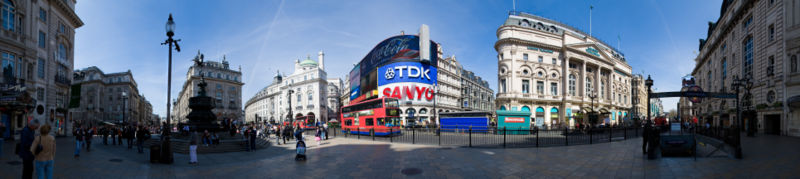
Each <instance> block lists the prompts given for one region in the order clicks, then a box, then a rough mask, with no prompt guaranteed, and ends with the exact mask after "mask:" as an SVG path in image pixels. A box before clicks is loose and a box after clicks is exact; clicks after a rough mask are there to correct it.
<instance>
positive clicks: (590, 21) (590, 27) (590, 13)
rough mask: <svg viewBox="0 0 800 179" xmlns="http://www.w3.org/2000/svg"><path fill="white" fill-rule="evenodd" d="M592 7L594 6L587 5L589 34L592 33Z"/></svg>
mask: <svg viewBox="0 0 800 179" xmlns="http://www.w3.org/2000/svg"><path fill="white" fill-rule="evenodd" d="M592 9H594V6H592V5H589V36H591V35H592Z"/></svg>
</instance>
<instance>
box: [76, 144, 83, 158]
mask: <svg viewBox="0 0 800 179" xmlns="http://www.w3.org/2000/svg"><path fill="white" fill-rule="evenodd" d="M82 144H83V141H79V140H76V141H75V155H80V154H81V146H82Z"/></svg>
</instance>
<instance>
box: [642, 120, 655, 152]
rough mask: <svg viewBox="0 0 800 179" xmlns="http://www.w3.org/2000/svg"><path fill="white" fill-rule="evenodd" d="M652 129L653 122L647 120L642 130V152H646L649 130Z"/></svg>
mask: <svg viewBox="0 0 800 179" xmlns="http://www.w3.org/2000/svg"><path fill="white" fill-rule="evenodd" d="M652 130H653V123H652V122H650V120H647V122H645V124H644V131H643V132H642V154H647V151H648V150H647V144H648V143H650V137H651V136H650V133H651V132H650V131H652ZM651 147H652V146H651Z"/></svg>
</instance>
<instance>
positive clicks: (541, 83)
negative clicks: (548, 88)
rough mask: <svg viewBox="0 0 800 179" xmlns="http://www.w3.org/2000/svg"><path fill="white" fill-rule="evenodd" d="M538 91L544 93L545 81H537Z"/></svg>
mask: <svg viewBox="0 0 800 179" xmlns="http://www.w3.org/2000/svg"><path fill="white" fill-rule="evenodd" d="M536 92H537V93H539V94H544V81H537V82H536Z"/></svg>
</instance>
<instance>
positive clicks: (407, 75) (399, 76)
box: [378, 62, 437, 86]
mask: <svg viewBox="0 0 800 179" xmlns="http://www.w3.org/2000/svg"><path fill="white" fill-rule="evenodd" d="M378 74H379V75H378V86H383V85H388V84H392V83H398V82H414V83H424V84H436V74H437V73H436V67H433V66H431V65H428V64H423V63H421V62H395V63H391V64H387V65H384V66H381V67H379V68H378Z"/></svg>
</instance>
